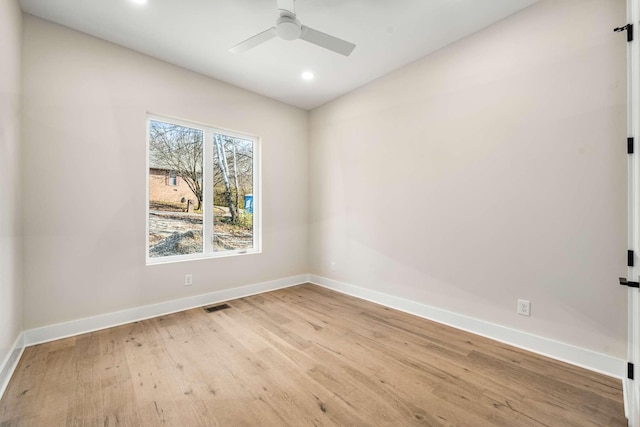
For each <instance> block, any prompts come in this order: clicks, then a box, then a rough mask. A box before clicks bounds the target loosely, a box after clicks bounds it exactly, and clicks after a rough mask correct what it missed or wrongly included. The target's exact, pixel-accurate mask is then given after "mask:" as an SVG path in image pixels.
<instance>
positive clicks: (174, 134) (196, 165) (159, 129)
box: [149, 120, 203, 210]
mask: <svg viewBox="0 0 640 427" xmlns="http://www.w3.org/2000/svg"><path fill="white" fill-rule="evenodd" d="M202 140H203V134H202V131H200V130H197V129H191V128H187V127H184V126H178V125H172V124H169V123H163V122H157V121H153V120H152V121H151V122H150V129H149V152H150V159H151V163H152V165H154V166H157V167H160V168H165V169H168V170H170V171H174V172H175V173H176V175H177V176H179V177H181V178H182V179H184V181H185V183H186V184H187V186H188V187H189V189H191V191H192V192H193V194H194V195H195V197H196V200H197V206H196V210H200V209H201V207H202V197H203V192H202Z"/></svg>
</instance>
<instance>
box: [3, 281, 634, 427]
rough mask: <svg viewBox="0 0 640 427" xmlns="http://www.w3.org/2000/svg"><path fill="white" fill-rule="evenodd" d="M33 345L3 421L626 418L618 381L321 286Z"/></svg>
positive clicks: (602, 421) (558, 422)
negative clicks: (224, 307) (214, 309)
mask: <svg viewBox="0 0 640 427" xmlns="http://www.w3.org/2000/svg"><path fill="white" fill-rule="evenodd" d="M228 304H229V305H230V308H227V309H224V310H220V311H216V312H212V313H207V312H206V311H205V310H203V309H201V308H198V309H193V310H187V311H183V312H179V313H174V314H171V315H166V316H160V317H157V318H153V319H148V320H144V321H140V322H134V323H131V324H127V325H122V326H118V327H114V328H111V329H106V330H103V331H98V332H93V333H90V334H84V335H80V336H77V337H72V338H67V339H63V340H58V341H54V342H51V343H46V344H41V345H37V346H33V347H29V348H27V349H25V352H24V354H23V356H22V358H21V360H20V362H19V364H18V368H17V370H16V372H15V373H14V375H13V378H12V379H11V382H10V384H9V387H8V389H7V391H6V393H5V395H4V397H3V399H2V400H1V401H0V426H2V427H5V426H101V427H104V426H159V425H167V426H256V425H260V426H307V425H308V426H373V425H375V426H414V425H415V426H418V425H419V426H473V427H478V426H509V427H514V426H527V427H529V426H532V427H537V426H562V427H564V426H576V427H578V426H579V427H587V426H614V427H615V426H625V425H626V419H625V418H624V410H623V405H622V390H621V382H620V381H619V380H616V379H613V378H609V377H606V376H604V375H600V374H597V373H594V372H590V371H587V370H584V369H581V368H578V367H575V366H571V365H567V364H565V363H562V362H558V361H555V360H551V359H548V358H545V357H543V356H539V355H536V354H533V353H529V352H526V351H523V350H520V349H517V348H514V347H511V346H509V345H506V344H502V343H498V342H495V341H492V340H490V339H487V338H483V337H479V336H476V335H473V334H470V333H467V332H464V331H460V330H456V329H454V328H450V327H447V326H444V325H441V324H438V323H434V322H430V321H427V320H425V319H421V318H418V317H415V316H411V315H408V314H406V313H402V312H399V311H396V310H392V309H389V308H387V307H383V306H380V305H377V304H373V303H370V302H367V301H363V300H360V299H357V298H353V297H349V296H346V295H342V294H339V293H336V292H333V291H330V290H327V289H325V288H321V287H318V286H314V285H309V284H307V285H301V286H295V287H292V288H287V289H282V290H278V291H274V292H269V293H265V294H261V295H255V296H251V297H245V298H240V299H238V300H233V301H229V302H228Z"/></svg>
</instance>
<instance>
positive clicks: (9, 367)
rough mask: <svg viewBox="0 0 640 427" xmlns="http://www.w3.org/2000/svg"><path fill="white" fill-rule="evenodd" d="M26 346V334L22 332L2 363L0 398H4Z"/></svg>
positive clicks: (0, 368) (0, 365)
mask: <svg viewBox="0 0 640 427" xmlns="http://www.w3.org/2000/svg"><path fill="white" fill-rule="evenodd" d="M24 347H25V345H24V334H23V333H20V335H18V338H16V341H15V342H14V343H13V346H11V349H10V350H9V353H8V354H7V356H6V357H5V358H4V360H3V361H2V363H0V399H2V396H3V395H4V392H5V390H6V389H7V386H8V385H9V380H11V376H12V375H13V372H14V371H15V370H16V367H17V366H18V361H19V360H20V357H22V352H23V351H24Z"/></svg>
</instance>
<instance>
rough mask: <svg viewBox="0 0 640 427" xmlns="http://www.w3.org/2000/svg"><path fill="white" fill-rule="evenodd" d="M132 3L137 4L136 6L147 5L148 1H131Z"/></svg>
mask: <svg viewBox="0 0 640 427" xmlns="http://www.w3.org/2000/svg"><path fill="white" fill-rule="evenodd" d="M131 3H135V4H147V0H131Z"/></svg>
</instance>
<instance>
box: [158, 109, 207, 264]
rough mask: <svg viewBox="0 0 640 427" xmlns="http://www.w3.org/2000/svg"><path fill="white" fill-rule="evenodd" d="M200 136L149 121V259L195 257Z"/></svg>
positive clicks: (198, 250) (199, 208) (198, 224)
mask: <svg viewBox="0 0 640 427" xmlns="http://www.w3.org/2000/svg"><path fill="white" fill-rule="evenodd" d="M203 139H204V138H203V132H202V131H201V130H198V129H192V128H188V127H184V126H179V125H174V124H169V123H164V122H160V121H155V120H150V121H149V257H150V258H157V257H163V256H171V255H184V254H195V253H202V252H203V244H202V206H201V205H202V194H203V192H202V150H203V147H202V143H203Z"/></svg>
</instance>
